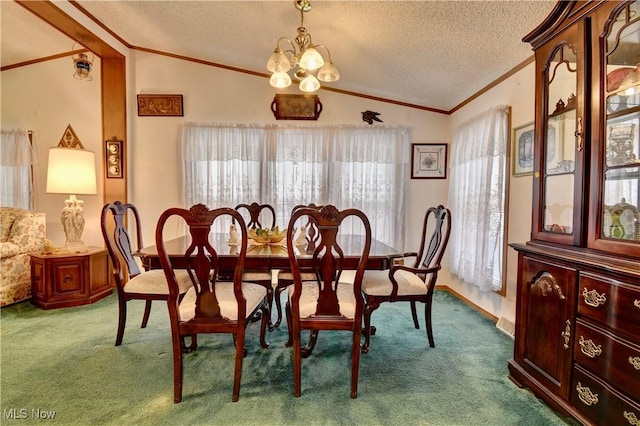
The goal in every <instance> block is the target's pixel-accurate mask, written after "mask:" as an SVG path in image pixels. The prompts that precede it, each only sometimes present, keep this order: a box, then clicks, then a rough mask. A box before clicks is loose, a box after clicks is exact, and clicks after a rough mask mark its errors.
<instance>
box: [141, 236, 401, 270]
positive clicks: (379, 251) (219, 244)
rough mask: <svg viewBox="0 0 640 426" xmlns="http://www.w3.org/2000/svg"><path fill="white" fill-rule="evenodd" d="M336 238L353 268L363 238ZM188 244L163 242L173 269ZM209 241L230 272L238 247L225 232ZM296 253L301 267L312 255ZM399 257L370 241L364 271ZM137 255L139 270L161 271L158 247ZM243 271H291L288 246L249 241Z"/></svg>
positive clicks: (301, 248)
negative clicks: (140, 267) (141, 268)
mask: <svg viewBox="0 0 640 426" xmlns="http://www.w3.org/2000/svg"><path fill="white" fill-rule="evenodd" d="M337 239H338V242H339V244H340V246H341V247H342V249H343V251H344V268H345V269H356V268H357V265H358V260H359V258H360V255H361V252H362V246H363V245H364V240H365V238H364V235H358V234H341V235H340V234H339V235H338V238H337ZM190 242H191V237H190V236H188V235H185V236H182V237H178V238H174V239H171V240H167V241H165V243H164V246H165V250H166V252H167V254H168V255H169V258H170V259H171V263H172V264H173V265H174V268H178V269H180V268H184V267H186V261H185V259H184V253H185V251H186V249H187V247H188V245H189V244H190ZM209 242H210V243H211V245H212V246H213V248H215V249H216V253H217V255H218V258H219V261H220V269H221V270H227V271H232V270H233V269H234V268H235V263H236V259H237V253H238V250H239V246H238V245H237V244H233V243H229V234H228V233H216V232H212V233H210V234H209ZM295 250H296V253H297V255H298V262H299V263H300V264H301V266H303V265H304V261H305V258H308V259H310V258H311V253H312V252H313V250H312V248H311V247H308V246H305V245H297V246H296V249H295ZM398 254H399V251H398V250H396V249H394V248H393V247H391V246H389V245H387V244H384V243H383V242H381V241H378V240H376V239H372V240H371V249H370V250H369V259H368V260H367V264H366V269H371V270H373V269H378V270H384V269H389V267H390V266H391V262H392V261H391V257H392V256H395V255H398ZM136 256H138V257H139V258H140V260H141V263H142V267H143V268H144V269H145V270H151V269H162V265H161V264H160V258H159V256H158V248H157V246H155V245H153V246H148V247H144V248H142V249H140V250H139V251H138V252H137V253H136ZM245 269H250V270H265V271H267V270H274V269H279V270H287V269H290V267H289V257H288V255H287V247H286V246H285V245H284V240H283V241H282V242H279V243H269V244H264V243H255V242H253V240H249V245H248V246H247V257H246V260H245Z"/></svg>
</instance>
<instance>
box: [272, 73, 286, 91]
mask: <svg viewBox="0 0 640 426" xmlns="http://www.w3.org/2000/svg"><path fill="white" fill-rule="evenodd" d="M269 84H271V85H272V86H273V87H276V88H278V89H284V88H285V87H289V86H291V77H289V74H287V73H286V72H284V71H277V72H274V73H273V74H272V75H271V79H269Z"/></svg>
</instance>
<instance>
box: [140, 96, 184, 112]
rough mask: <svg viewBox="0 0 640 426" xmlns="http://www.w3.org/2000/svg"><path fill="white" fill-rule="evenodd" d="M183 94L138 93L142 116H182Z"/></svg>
mask: <svg viewBox="0 0 640 426" xmlns="http://www.w3.org/2000/svg"><path fill="white" fill-rule="evenodd" d="M183 115H184V109H183V106H182V95H138V116H140V117H182V116H183Z"/></svg>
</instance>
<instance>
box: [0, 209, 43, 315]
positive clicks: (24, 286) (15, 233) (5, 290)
mask: <svg viewBox="0 0 640 426" xmlns="http://www.w3.org/2000/svg"><path fill="white" fill-rule="evenodd" d="M46 226H47V225H46V217H45V214H44V213H37V212H33V211H29V210H22V209H17V208H12V207H0V238H1V239H0V306H6V305H10V304H12V303H16V302H20V301H22V300H25V299H28V298H29V297H31V266H30V265H31V263H30V258H29V253H35V252H38V251H40V250H41V249H42V247H43V245H44V242H45V238H46Z"/></svg>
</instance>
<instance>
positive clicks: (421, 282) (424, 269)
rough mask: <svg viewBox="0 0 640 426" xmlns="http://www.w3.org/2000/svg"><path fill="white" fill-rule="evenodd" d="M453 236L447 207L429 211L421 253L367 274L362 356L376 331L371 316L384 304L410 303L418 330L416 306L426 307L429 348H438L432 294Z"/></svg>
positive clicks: (401, 256)
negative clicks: (417, 304)
mask: <svg viewBox="0 0 640 426" xmlns="http://www.w3.org/2000/svg"><path fill="white" fill-rule="evenodd" d="M450 233H451V212H450V211H449V209H447V208H446V207H444V206H442V205H439V206H438V207H430V208H429V209H427V211H426V213H425V216H424V221H423V227H422V240H421V242H420V250H419V251H418V252H417V253H416V252H406V253H403V254H399V255H397V256H392V257H391V262H392V265H393V266H391V268H389V270H385V271H367V272H366V273H365V275H364V280H363V282H362V292H363V294H364V299H365V305H364V332H365V341H364V344H363V345H362V352H364V353H367V352H368V351H369V344H370V340H371V335H372V334H375V327H372V326H371V314H372V313H373V311H375V310H376V309H378V307H379V306H380V304H381V303H384V302H400V301H405V302H410V303H411V316H412V317H413V324H414V326H415V328H417V329H419V328H420V324H419V323H418V315H417V313H416V303H417V302H421V303H424V304H425V321H426V328H427V338H428V339H429V346H430V347H432V348H433V347H435V343H434V340H433V331H432V327H431V305H432V300H433V291H434V288H435V285H436V280H437V279H438V271H439V270H440V267H441V265H440V262H441V261H442V256H443V254H444V251H445V249H446V247H447V243H448V241H449V234H450ZM412 258H413V259H414V261H413V264H408V265H405V264H404V261H405V260H410V259H412Z"/></svg>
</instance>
